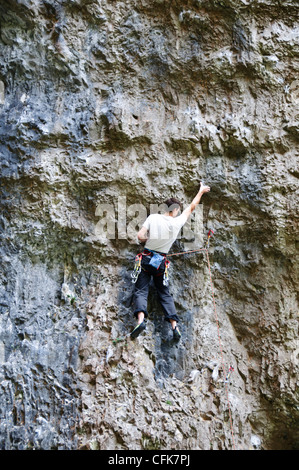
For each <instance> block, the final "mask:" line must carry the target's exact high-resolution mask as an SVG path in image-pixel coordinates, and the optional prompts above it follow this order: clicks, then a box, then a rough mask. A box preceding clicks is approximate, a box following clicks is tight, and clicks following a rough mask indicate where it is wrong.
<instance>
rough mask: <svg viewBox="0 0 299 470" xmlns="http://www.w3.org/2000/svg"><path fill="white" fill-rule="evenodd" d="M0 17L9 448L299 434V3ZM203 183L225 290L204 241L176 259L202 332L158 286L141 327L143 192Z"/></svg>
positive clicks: (269, 440) (0, 363)
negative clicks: (172, 318) (167, 304)
mask: <svg viewBox="0 0 299 470" xmlns="http://www.w3.org/2000/svg"><path fill="white" fill-rule="evenodd" d="M0 21H1V29H0V45H1V48H0V50H1V53H0V129H1V131H0V146H1V148H0V152H1V197H0V201H1V216H0V217H1V261H0V263H1V266H0V279H1V284H0V289H1V290H0V292H1V296H0V390H1V395H0V397H1V398H0V415H1V421H0V447H1V449H7V450H8V449H32V448H33V449H69V450H70V449H134V450H135V449H200V450H203V449H204V450H206V449H213V450H218V449H250V448H251V449H252V448H253V449H266V450H272V449H298V445H299V444H298V442H299V436H298V353H299V344H298V297H297V293H298V268H297V261H298V258H297V251H298V242H296V239H297V232H298V174H299V170H298V146H297V143H298V89H299V87H298V78H297V70H298V5H297V4H296V2H295V1H291V0H288V1H284V2H281V1H278V0H276V1H267V0H222V1H220V0H219V1H216V0H213V1H211V0H210V1H205V0H201V1H199V0H198V1H195V0H194V1H191V0H189V1H187V0H181V1H180V0H177V1H171V2H169V1H163V2H162V1H159V0H155V1H151V2H149V1H146V0H139V1H138V2H135V1H133V0H128V1H119V2H115V1H108V0H107V1H101V2H99V1H92V0H68V1H64V0H22V1H21V0H10V1H8V0H7V1H6V0H1V1H0ZM202 179H203V180H204V181H205V182H206V183H207V184H209V185H210V186H211V188H212V190H211V192H210V193H209V194H208V195H206V196H204V198H203V200H202V214H203V220H204V223H203V234H204V236H205V237H206V234H207V231H208V230H209V229H213V230H214V232H215V237H214V238H213V240H212V241H211V244H210V249H209V260H210V263H211V276H212V285H211V278H210V271H209V266H208V262H207V258H206V255H205V253H200V254H197V255H186V256H182V257H174V258H173V259H172V265H171V289H172V292H173V295H174V298H175V301H176V307H177V310H178V314H179V316H180V319H181V329H182V333H183V339H182V341H181V342H180V343H179V344H178V345H175V344H173V343H172V341H171V335H170V331H169V325H168V324H166V323H165V322H164V320H163V315H162V312H161V309H160V306H159V304H158V302H157V299H156V297H155V295H154V291H152V292H151V294H150V297H149V310H150V318H149V322H148V328H147V332H146V334H145V335H142V336H141V337H139V338H138V339H137V340H136V341H135V342H132V341H130V340H129V339H128V338H125V339H124V337H125V335H126V334H127V333H128V332H129V331H130V330H131V328H133V326H134V319H133V318H132V311H133V305H132V289H133V284H132V283H131V277H130V273H131V271H132V267H133V262H134V257H135V254H136V253H137V252H139V251H140V247H138V246H137V245H136V243H135V235H134V233H135V229H136V227H135V225H134V217H135V215H136V214H135V213H134V209H135V207H134V206H133V205H134V204H142V205H143V206H144V207H145V208H146V209H147V211H148V212H149V210H150V205H151V204H160V203H162V202H163V201H164V200H165V198H167V197H169V196H177V197H179V198H181V199H182V200H183V202H184V203H185V204H187V203H188V202H190V200H191V199H192V197H193V196H194V195H195V193H196V191H197V188H198V185H199V181H200V180H202ZM101 204H109V205H110V206H109V207H113V208H114V213H112V219H111V220H110V222H109V223H110V229H111V230H112V235H113V231H114V230H115V237H114V238H113V237H112V238H110V239H107V238H105V237H103V236H100V235H99V227H100V225H99V223H100V222H101V220H102V219H101V210H100V209H101V207H102V206H101ZM124 208H125V212H124ZM124 214H125V216H126V220H124ZM102 215H103V214H102ZM113 217H115V219H114V218H113ZM124 228H125V229H126V228H128V231H127V232H125V233H124ZM205 240H206V238H205V239H204V242H205ZM187 241H188V240H187ZM189 241H190V240H189ZM184 242H186V240H184V239H181V240H179V241H178V242H176V244H175V245H174V247H173V251H182V249H184V247H185V246H186V244H185V243H184ZM212 287H213V291H214V295H215V305H214V302H213V295H212ZM223 366H224V368H225V372H224V371H223ZM230 366H232V367H233V372H232V374H231V375H230V377H229V380H228V383H227V384H225V383H224V382H223V381H224V379H225V375H226V373H227V371H228V369H229V367H230Z"/></svg>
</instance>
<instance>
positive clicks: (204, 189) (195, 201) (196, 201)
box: [183, 183, 210, 217]
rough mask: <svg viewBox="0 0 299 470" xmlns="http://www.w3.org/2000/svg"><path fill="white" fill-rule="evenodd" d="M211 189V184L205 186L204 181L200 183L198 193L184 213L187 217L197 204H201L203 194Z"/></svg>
mask: <svg viewBox="0 0 299 470" xmlns="http://www.w3.org/2000/svg"><path fill="white" fill-rule="evenodd" d="M209 191H210V186H205V185H204V184H203V183H200V188H199V191H198V193H197V194H196V196H195V198H194V199H193V201H192V202H191V204H190V206H188V207H187V208H186V209H185V210H184V211H183V214H185V215H186V216H187V217H189V216H190V215H191V214H192V212H193V211H194V209H195V208H196V206H197V205H198V204H199V202H200V200H201V197H202V195H203V194H205V193H208V192H209Z"/></svg>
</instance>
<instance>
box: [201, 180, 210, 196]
mask: <svg viewBox="0 0 299 470" xmlns="http://www.w3.org/2000/svg"><path fill="white" fill-rule="evenodd" d="M210 189H211V188H210V186H206V185H204V184H203V183H202V182H200V188H199V191H200V192H201V193H202V194H204V193H208V192H209V191H210Z"/></svg>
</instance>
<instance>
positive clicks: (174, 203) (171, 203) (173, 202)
mask: <svg viewBox="0 0 299 470" xmlns="http://www.w3.org/2000/svg"><path fill="white" fill-rule="evenodd" d="M164 204H166V206H167V207H168V210H169V212H172V211H173V209H178V208H180V209H181V211H182V210H183V204H182V203H181V201H179V200H178V199H177V198H176V197H170V198H169V199H167V201H165V202H164Z"/></svg>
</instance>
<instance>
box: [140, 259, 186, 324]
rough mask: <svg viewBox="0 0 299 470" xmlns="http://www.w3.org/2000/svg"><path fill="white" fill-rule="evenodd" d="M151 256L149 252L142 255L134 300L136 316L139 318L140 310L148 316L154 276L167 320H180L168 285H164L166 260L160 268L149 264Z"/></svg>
mask: <svg viewBox="0 0 299 470" xmlns="http://www.w3.org/2000/svg"><path fill="white" fill-rule="evenodd" d="M145 252H146V250H145ZM151 256H152V255H151V254H149V255H148V256H145V255H144V256H142V262H141V272H140V274H139V276H138V279H137V282H136V284H135V291H134V301H135V310H134V316H135V317H136V318H137V314H138V312H143V313H144V316H145V318H147V317H148V311H147V297H148V291H149V284H150V280H151V277H153V281H154V285H155V287H156V289H157V294H158V298H159V301H160V303H161V306H162V308H163V311H164V316H165V320H167V321H170V320H175V321H176V322H178V321H179V318H178V316H177V313H176V309H175V305H174V301H173V298H172V295H171V294H170V292H169V288H168V286H164V285H163V274H164V270H165V262H164V261H163V262H162V263H161V265H160V267H159V269H156V268H154V267H153V266H151V265H149V262H150V259H151Z"/></svg>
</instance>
